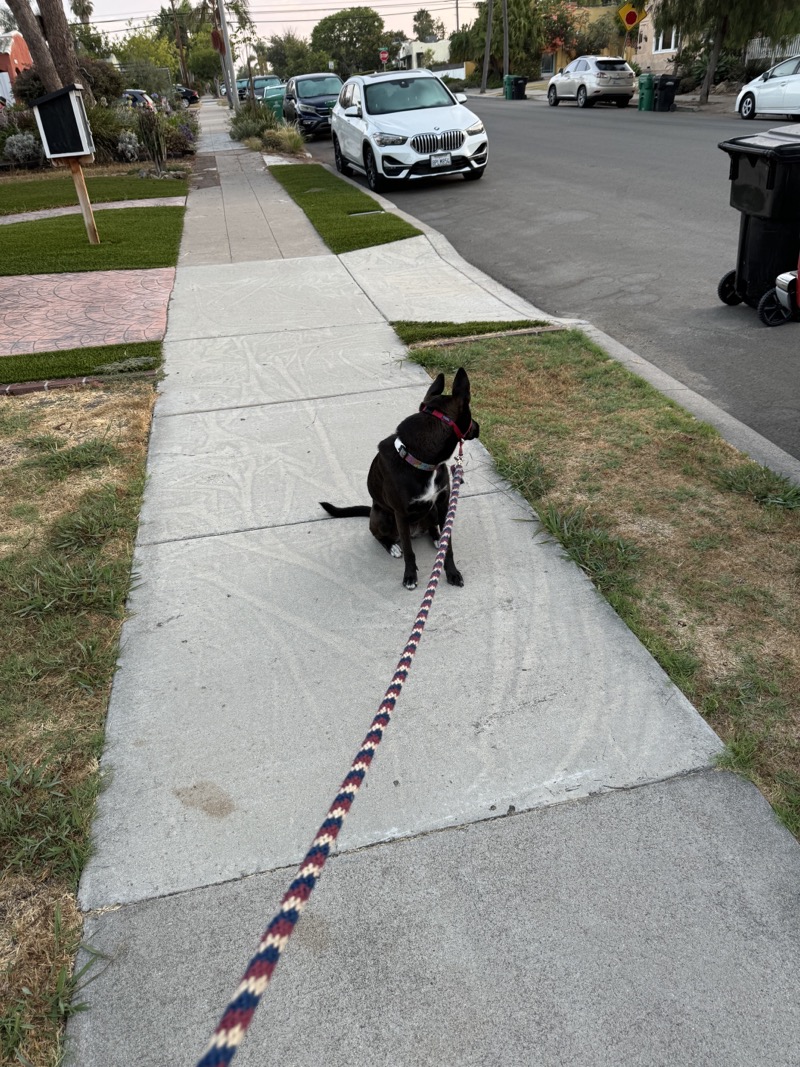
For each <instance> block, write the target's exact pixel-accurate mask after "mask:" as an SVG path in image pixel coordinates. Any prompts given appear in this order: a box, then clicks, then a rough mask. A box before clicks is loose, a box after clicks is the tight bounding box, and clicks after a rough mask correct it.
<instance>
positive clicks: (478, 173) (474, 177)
mask: <svg viewBox="0 0 800 1067" xmlns="http://www.w3.org/2000/svg"><path fill="white" fill-rule="evenodd" d="M485 173H486V167H478V168H476V169H475V170H468V171H466V173H465V174H464V181H465V182H479V181H480V180H481V178H482V177H483V176H484V174H485Z"/></svg>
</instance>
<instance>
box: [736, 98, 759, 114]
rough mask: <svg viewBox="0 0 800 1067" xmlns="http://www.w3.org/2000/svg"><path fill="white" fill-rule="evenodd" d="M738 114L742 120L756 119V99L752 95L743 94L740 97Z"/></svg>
mask: <svg viewBox="0 0 800 1067" xmlns="http://www.w3.org/2000/svg"><path fill="white" fill-rule="evenodd" d="M739 114H740V115H741V116H742V118H743V119H754V118H755V117H756V98H755V97H754V96H753V94H752V93H745V94H744V96H743V97H742V102H741V104H739Z"/></svg>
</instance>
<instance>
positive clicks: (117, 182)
mask: <svg viewBox="0 0 800 1067" xmlns="http://www.w3.org/2000/svg"><path fill="white" fill-rule="evenodd" d="M86 187H87V189H88V190H89V199H90V200H91V201H92V203H93V204H104V203H111V202H112V201H114V200H144V199H147V198H148V197H161V196H186V191H187V182H186V181H185V180H172V179H170V180H169V181H164V180H161V179H159V178H139V177H137V176H136V175H129V174H123V175H119V176H118V177H98V178H92V177H87V178H86ZM77 203H78V197H77V195H76V193H75V184H74V182H73V180H72V177H71V175H69V174H67V175H59V176H58V177H54V178H51V179H50V181H41V180H32V181H31V180H29V181H7V182H0V215H16V214H17V213H18V212H21V211H41V210H42V209H44V208H49V207H67V206H69V205H71V204H74V205H77Z"/></svg>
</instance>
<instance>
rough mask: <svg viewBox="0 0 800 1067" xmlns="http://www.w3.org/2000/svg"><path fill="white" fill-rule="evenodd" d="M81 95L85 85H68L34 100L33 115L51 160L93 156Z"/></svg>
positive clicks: (90, 131)
mask: <svg viewBox="0 0 800 1067" xmlns="http://www.w3.org/2000/svg"><path fill="white" fill-rule="evenodd" d="M82 93H83V86H82V85H68V86H67V87H66V88H65V89H57V90H56V92H54V93H48V94H47V96H40V97H39V99H38V100H34V102H33V113H34V115H35V116H36V124H37V126H38V127H39V136H40V137H41V138H42V144H43V145H44V154H45V155H46V156H47V158H48V159H65V158H67V157H69V156H72V157H77V156H92V155H94V138H93V137H92V130H91V127H90V126H89V119H88V118H87V116H86V108H85V107H84V104H83V96H82Z"/></svg>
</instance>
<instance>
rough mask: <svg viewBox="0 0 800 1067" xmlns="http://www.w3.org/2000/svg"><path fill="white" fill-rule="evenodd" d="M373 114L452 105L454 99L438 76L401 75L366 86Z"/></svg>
mask: <svg viewBox="0 0 800 1067" xmlns="http://www.w3.org/2000/svg"><path fill="white" fill-rule="evenodd" d="M364 97H365V100H366V105H367V111H368V112H369V113H370V115H391V114H393V113H394V112H396V111H418V110H420V109H422V108H429V107H452V106H453V98H452V96H451V95H450V94H449V93H448V91H447V90H446V89H445V87H444V86H443V85H442V83H441V82H440V81H439V79H438V78H398V79H394V80H392V81H385V82H376V83H375V84H374V85H367V86H365V88H364Z"/></svg>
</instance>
